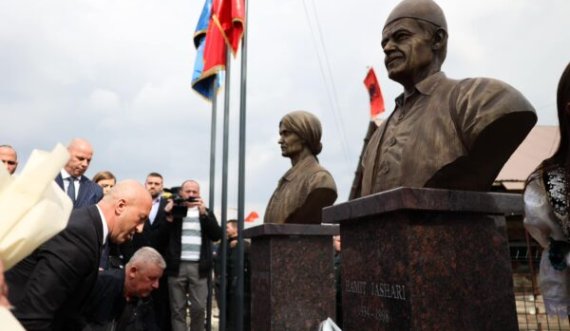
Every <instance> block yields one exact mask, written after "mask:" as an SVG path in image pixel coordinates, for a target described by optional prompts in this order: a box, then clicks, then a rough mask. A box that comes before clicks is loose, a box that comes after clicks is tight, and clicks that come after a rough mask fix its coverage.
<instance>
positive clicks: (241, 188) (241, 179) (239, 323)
mask: <svg viewBox="0 0 570 331" xmlns="http://www.w3.org/2000/svg"><path fill="white" fill-rule="evenodd" d="M247 6H248V1H247V0H244V23H243V39H242V49H241V74H240V78H241V84H240V107H239V166H238V217H237V219H238V246H237V247H238V251H237V253H238V263H237V270H238V279H237V291H236V292H237V302H238V304H237V314H236V315H237V316H236V319H237V320H236V327H237V328H236V330H237V331H242V330H243V329H244V327H243V321H244V318H243V317H244V316H243V313H244V304H246V301H245V295H244V264H245V261H244V260H245V259H244V254H245V250H244V242H243V229H244V206H245V134H246V130H245V129H246V111H247V109H246V95H247V93H246V92H247V84H246V83H247V32H248V31H247V23H248V20H247Z"/></svg>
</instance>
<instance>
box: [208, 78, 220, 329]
mask: <svg viewBox="0 0 570 331" xmlns="http://www.w3.org/2000/svg"><path fill="white" fill-rule="evenodd" d="M216 79H218V78H216ZM211 91H212V92H211V93H212V118H211V120H210V123H211V124H210V191H209V198H208V206H209V207H210V210H214V206H215V205H214V202H215V197H216V195H215V188H216V131H217V119H218V115H217V100H218V96H217V93H216V92H217V88H216V83H214V84H212V87H211ZM208 289H209V291H208V299H207V301H208V302H207V303H206V304H207V306H206V308H207V311H206V316H207V319H206V330H208V331H211V330H212V281H211V277H209V278H208Z"/></svg>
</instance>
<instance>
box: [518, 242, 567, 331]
mask: <svg viewBox="0 0 570 331" xmlns="http://www.w3.org/2000/svg"><path fill="white" fill-rule="evenodd" d="M521 239H522V238H521ZM509 246H510V247H509V249H510V254H511V262H512V268H513V284H514V292H515V302H516V306H517V317H518V322H519V330H520V331H543V330H568V331H570V323H569V322H568V318H567V317H558V316H548V315H546V312H545V309H544V301H543V299H542V295H541V294H540V289H539V288H538V283H537V278H538V270H539V267H538V266H539V264H540V256H541V254H542V249H541V247H540V245H539V244H538V243H537V242H536V241H534V240H533V239H532V238H531V237H530V236H529V235H528V233H526V232H525V233H524V241H511V242H510V243H509Z"/></svg>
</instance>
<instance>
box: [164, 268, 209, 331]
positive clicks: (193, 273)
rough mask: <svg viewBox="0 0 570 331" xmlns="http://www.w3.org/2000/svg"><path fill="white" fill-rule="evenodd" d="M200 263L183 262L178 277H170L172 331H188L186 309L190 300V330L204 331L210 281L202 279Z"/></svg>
mask: <svg viewBox="0 0 570 331" xmlns="http://www.w3.org/2000/svg"><path fill="white" fill-rule="evenodd" d="M198 265H199V263H198V262H187V261H181V262H180V268H179V269H178V275H177V276H176V277H173V276H171V277H168V290H169V293H170V311H171V314H172V316H171V318H172V331H186V330H188V329H187V326H186V307H187V302H188V299H189V300H190V330H191V331H204V320H205V313H206V300H207V299H208V279H207V278H205V277H204V278H200V272H199V270H198V269H199V268H198Z"/></svg>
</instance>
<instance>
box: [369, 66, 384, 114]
mask: <svg viewBox="0 0 570 331" xmlns="http://www.w3.org/2000/svg"><path fill="white" fill-rule="evenodd" d="M364 85H365V86H366V89H367V90H368V95H369V96H370V118H371V119H372V120H374V119H375V118H376V117H378V115H380V114H382V113H383V112H384V98H383V97H382V91H380V84H379V83H378V80H377V79H376V74H375V73H374V68H370V70H368V74H366V78H364Z"/></svg>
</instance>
